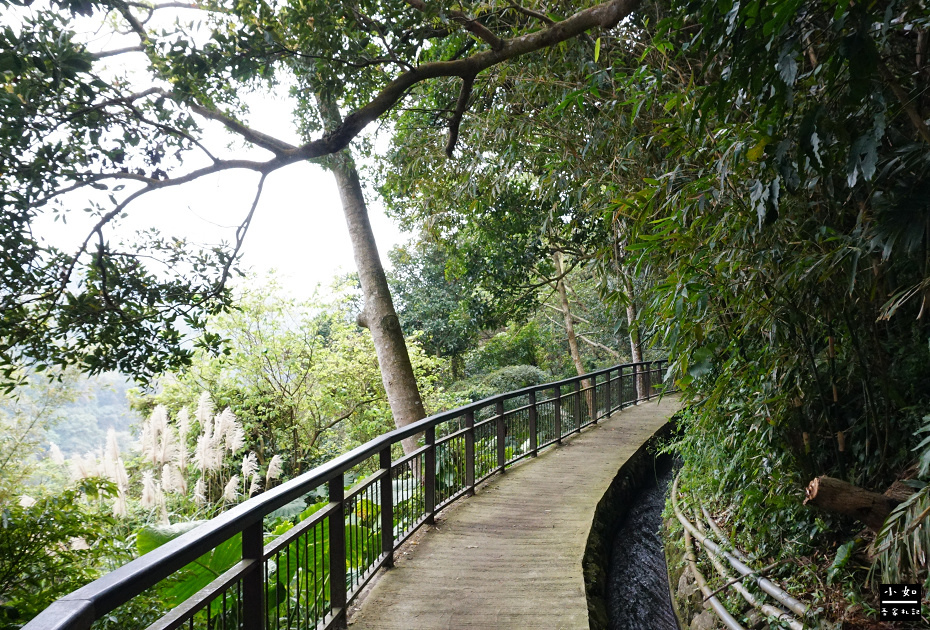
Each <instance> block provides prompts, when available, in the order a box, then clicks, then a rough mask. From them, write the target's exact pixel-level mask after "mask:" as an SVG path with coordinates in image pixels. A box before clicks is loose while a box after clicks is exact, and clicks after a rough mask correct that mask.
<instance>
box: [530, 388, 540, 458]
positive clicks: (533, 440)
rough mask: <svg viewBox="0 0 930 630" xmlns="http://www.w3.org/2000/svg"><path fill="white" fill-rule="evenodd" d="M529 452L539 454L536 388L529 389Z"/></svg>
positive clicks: (534, 454) (534, 455)
mask: <svg viewBox="0 0 930 630" xmlns="http://www.w3.org/2000/svg"><path fill="white" fill-rule="evenodd" d="M530 452H531V453H532V454H533V457H536V456H537V455H539V434H538V429H537V427H536V390H535V389H532V390H530Z"/></svg>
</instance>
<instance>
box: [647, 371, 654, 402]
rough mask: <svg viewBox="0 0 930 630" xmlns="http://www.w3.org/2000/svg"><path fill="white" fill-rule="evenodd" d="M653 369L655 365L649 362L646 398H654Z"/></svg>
mask: <svg viewBox="0 0 930 630" xmlns="http://www.w3.org/2000/svg"><path fill="white" fill-rule="evenodd" d="M652 369H653V365H652V364H651V363H650V364H649V369H648V370H646V400H651V399H652Z"/></svg>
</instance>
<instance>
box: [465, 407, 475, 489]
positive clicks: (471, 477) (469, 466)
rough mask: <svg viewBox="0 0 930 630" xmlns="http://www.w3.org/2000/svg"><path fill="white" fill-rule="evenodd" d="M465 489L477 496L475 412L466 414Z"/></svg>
mask: <svg viewBox="0 0 930 630" xmlns="http://www.w3.org/2000/svg"><path fill="white" fill-rule="evenodd" d="M465 487H466V488H468V494H470V495H473V494H475V412H474V410H473V409H469V410H468V411H466V412H465Z"/></svg>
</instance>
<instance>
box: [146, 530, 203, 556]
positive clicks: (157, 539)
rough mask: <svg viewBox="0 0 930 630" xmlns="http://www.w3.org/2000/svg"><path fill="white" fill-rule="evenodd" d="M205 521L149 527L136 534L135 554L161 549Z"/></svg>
mask: <svg viewBox="0 0 930 630" xmlns="http://www.w3.org/2000/svg"><path fill="white" fill-rule="evenodd" d="M203 523H206V521H187V522H184V523H175V524H174V525H151V526H148V527H143V528H142V529H140V530H139V531H137V532H136V552H137V553H138V554H139V555H140V556H142V555H145V554H147V553H148V552H150V551H152V550H153V549H157V548H158V547H161V546H162V545H164V544H165V543H166V542H168V541H169V540H174V539H175V538H177V537H178V536H180V535H181V534H186V533H187V532H189V531H191V530H192V529H194V528H196V527H198V526H199V525H201V524H203Z"/></svg>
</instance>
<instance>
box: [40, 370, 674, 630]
mask: <svg viewBox="0 0 930 630" xmlns="http://www.w3.org/2000/svg"><path fill="white" fill-rule="evenodd" d="M666 363H667V362H666V361H652V362H645V363H636V364H627V365H619V366H614V367H611V368H608V369H604V370H599V371H596V372H592V373H590V374H586V375H584V376H579V377H574V378H570V379H566V380H563V381H558V382H555V383H547V384H545V385H536V386H533V387H529V388H526V389H522V390H519V391H515V392H509V393H506V394H501V395H498V396H494V397H491V398H487V399H485V400H481V401H479V402H476V403H473V404H471V405H467V406H465V407H460V408H458V409H454V410H452V411H446V412H443V413H439V414H436V415H434V416H430V417H429V418H425V419H423V420H421V421H419V422H417V423H415V424H412V425H409V426H407V427H404V428H403V429H398V430H395V431H392V432H390V433H387V434H385V435H382V436H381V437H379V438H377V439H375V440H372V441H371V442H368V443H367V444H364V445H362V446H360V447H358V448H356V449H354V450H353V451H351V452H349V453H346V454H345V455H343V456H341V457H339V458H337V459H334V460H332V461H330V462H328V463H326V464H324V465H323V466H320V467H318V468H315V469H314V470H311V471H309V472H307V473H304V474H303V475H301V476H299V477H297V478H295V479H292V480H291V481H289V482H287V483H285V484H282V485H281V486H278V487H276V488H274V489H272V490H270V491H268V492H265V493H264V494H262V495H260V496H258V497H255V498H253V499H249V500H248V501H245V502H244V503H242V504H240V505H238V506H236V507H235V508H233V509H231V510H229V511H228V512H224V513H223V514H221V515H220V516H218V517H216V518H214V519H212V520H210V521H208V522H207V523H204V524H203V525H201V526H200V527H198V528H196V529H194V530H192V531H190V532H188V533H186V534H184V535H182V536H180V537H178V538H176V539H174V540H172V541H170V542H168V543H166V544H164V545H162V546H161V547H159V548H157V549H155V550H154V551H151V552H150V553H148V554H146V555H144V556H142V557H141V558H138V559H136V560H134V561H133V562H130V563H129V564H127V565H125V566H123V567H120V568H119V569H117V570H115V571H113V572H112V573H109V574H107V575H105V576H104V577H102V578H101V579H99V580H97V581H95V582H92V583H91V584H88V585H87V586H85V587H83V588H81V589H79V590H77V591H74V592H73V593H71V594H69V595H66V596H65V597H63V598H61V599H60V600H58V601H57V602H55V603H54V604H52V605H51V606H50V607H49V608H48V609H46V610H45V611H43V612H42V613H41V614H40V615H39V616H38V617H36V618H35V619H33V620H32V621H31V622H30V623H29V624H27V625H26V626H25V628H24V630H85V629H87V628H91V627H92V625H94V622H95V621H97V620H100V619H105V618H106V617H107V616H108V615H109V613H111V612H112V611H114V610H115V609H117V608H118V607H119V606H122V605H123V604H126V603H127V602H129V601H130V600H132V599H133V598H135V597H137V596H138V595H140V594H141V593H143V592H144V591H146V589H149V588H151V587H153V586H155V585H157V584H158V583H160V582H162V580H166V579H171V578H172V576H173V574H176V573H177V572H179V571H181V570H182V569H183V568H184V567H185V566H187V565H189V564H190V563H192V562H197V561H202V558H203V557H204V555H205V554H211V553H212V554H214V555H215V554H217V553H218V548H219V547H220V546H221V545H224V543H225V544H226V548H227V549H228V547H229V545H230V543H231V542H235V539H237V538H238V537H240V536H241V550H242V551H241V557H240V556H239V555H238V553H237V554H236V557H237V558H238V560H237V561H234V562H233V563H232V566H231V567H229V568H228V569H226V570H225V571H224V572H222V573H221V574H219V575H218V576H217V577H216V579H214V580H213V581H212V582H211V583H210V584H208V585H207V586H205V587H203V588H201V589H199V590H198V591H197V592H196V593H195V594H193V595H192V596H190V597H188V598H187V599H185V600H184V601H183V602H182V603H180V604H179V605H177V606H176V607H175V608H173V609H172V610H171V611H170V612H168V613H167V614H166V615H165V616H163V617H162V618H161V619H159V620H158V621H157V622H155V623H154V624H152V625H151V626H149V627H148V629H147V630H172V629H174V628H186V629H188V630H194V629H195V628H198V629H199V628H203V629H206V630H232V629H240V628H241V629H243V630H265V629H267V630H272V629H274V630H280V629H287V630H317V629H321V628H333V627H341V626H342V625H344V623H345V612H346V606H347V605H348V603H350V602H351V601H352V600H353V599H354V598H355V596H357V595H358V593H359V592H360V591H361V589H362V588H363V587H364V586H365V584H366V583H367V581H368V580H369V579H370V578H371V577H372V575H374V573H375V572H376V571H377V570H378V569H379V568H381V567H384V566H390V565H391V564H392V563H393V554H394V551H395V550H396V549H397V547H398V546H399V545H400V544H401V543H403V542H404V541H405V540H407V539H408V538H409V537H410V536H411V535H412V534H413V533H414V532H415V531H416V530H417V529H418V528H419V527H420V526H421V525H422V524H424V523H430V522H432V520H433V518H434V515H435V514H436V512H437V510H439V509H441V508H443V507H445V506H446V505H449V504H450V503H452V502H453V501H455V500H456V499H458V498H460V497H463V496H466V495H469V494H474V492H475V486H476V485H477V484H479V483H480V482H481V481H483V480H484V479H487V478H488V477H490V476H491V475H493V474H495V473H502V472H504V471H505V470H506V467H507V466H509V465H512V464H514V463H515V462H517V461H519V460H521V459H523V458H525V457H535V456H536V455H537V454H538V453H539V451H540V450H541V449H544V448H546V447H548V446H551V445H553V444H557V443H560V442H561V441H562V440H563V439H565V438H567V437H569V436H570V435H571V434H573V433H578V432H580V431H581V429H583V428H584V427H586V426H588V425H591V424H593V423H596V422H597V421H598V420H599V419H602V418H605V417H607V416H609V415H610V414H611V413H613V412H614V411H616V410H618V409H620V408H622V407H626V406H629V405H632V404H636V403H637V402H640V401H642V400H648V399H650V398H653V397H655V396H656V395H658V393H659V392H660V386H661V384H662V381H663V368H664V366H665V364H666ZM419 434H422V446H420V448H418V449H417V450H416V451H414V452H412V453H409V454H407V455H405V456H404V457H401V458H400V459H398V460H396V461H392V458H391V447H392V446H393V445H395V444H397V443H399V442H400V441H401V440H403V439H404V438H407V437H410V436H415V435H419ZM359 465H367V466H368V468H369V469H375V470H376V471H377V472H375V473H374V474H372V475H370V476H368V477H367V478H365V479H364V480H363V481H361V482H360V483H358V484H357V485H356V486H355V487H353V488H351V489H349V490H346V489H345V485H344V480H345V476H346V473H348V472H349V471H351V470H353V469H354V468H356V467H358V466H359ZM324 487H325V488H326V489H327V490H328V502H327V503H325V504H324V505H322V506H320V507H319V509H317V510H316V511H315V512H312V513H305V514H306V516H305V517H304V518H303V520H299V521H298V522H297V523H296V524H294V526H293V527H292V528H291V529H289V530H287V531H285V532H283V533H279V534H278V535H277V536H275V537H273V538H270V537H269V536H268V535H267V534H266V532H265V525H266V519H267V518H268V517H269V515H271V514H272V512H274V511H275V510H277V509H279V508H281V507H282V506H284V505H286V504H288V503H291V502H292V501H294V500H296V499H300V498H302V497H305V496H307V495H308V494H309V493H312V492H318V491H319V490H320V489H321V488H324ZM311 510H312V508H311ZM311 510H308V511H307V512H311ZM269 538H270V540H269Z"/></svg>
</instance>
